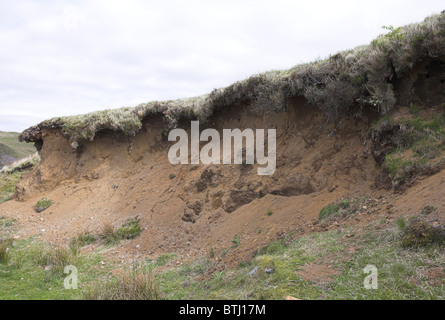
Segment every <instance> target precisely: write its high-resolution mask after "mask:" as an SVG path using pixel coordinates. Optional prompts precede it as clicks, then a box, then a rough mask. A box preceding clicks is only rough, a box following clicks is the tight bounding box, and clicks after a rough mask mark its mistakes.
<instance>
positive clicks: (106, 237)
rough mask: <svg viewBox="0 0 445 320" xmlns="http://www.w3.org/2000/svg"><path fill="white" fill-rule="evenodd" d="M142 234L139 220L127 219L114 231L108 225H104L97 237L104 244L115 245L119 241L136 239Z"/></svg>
mask: <svg viewBox="0 0 445 320" xmlns="http://www.w3.org/2000/svg"><path fill="white" fill-rule="evenodd" d="M141 232H142V229H141V227H140V225H139V219H137V218H136V219H129V220H127V221H126V222H125V223H124V224H123V225H121V226H120V227H119V228H117V229H115V228H114V227H113V226H112V225H111V224H110V223H105V224H104V225H103V228H102V232H101V233H100V235H99V238H101V239H102V240H103V241H104V243H105V244H107V245H116V244H119V242H120V241H121V240H130V239H134V238H136V237H138V236H139V235H140V234H141Z"/></svg>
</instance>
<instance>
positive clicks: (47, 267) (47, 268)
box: [45, 266, 53, 271]
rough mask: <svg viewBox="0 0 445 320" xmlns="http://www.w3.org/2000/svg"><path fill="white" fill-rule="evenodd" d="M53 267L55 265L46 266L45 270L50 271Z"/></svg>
mask: <svg viewBox="0 0 445 320" xmlns="http://www.w3.org/2000/svg"><path fill="white" fill-rule="evenodd" d="M52 268H53V266H46V267H45V271H50V270H51V269H52Z"/></svg>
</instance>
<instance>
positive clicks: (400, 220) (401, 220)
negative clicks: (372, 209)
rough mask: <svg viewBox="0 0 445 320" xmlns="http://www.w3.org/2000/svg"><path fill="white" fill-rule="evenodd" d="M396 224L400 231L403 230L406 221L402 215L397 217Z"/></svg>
mask: <svg viewBox="0 0 445 320" xmlns="http://www.w3.org/2000/svg"><path fill="white" fill-rule="evenodd" d="M396 225H397V227H398V228H399V230H400V231H403V230H404V229H405V227H406V221H405V218H403V217H398V218H397V220H396Z"/></svg>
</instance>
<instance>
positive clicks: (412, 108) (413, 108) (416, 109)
mask: <svg viewBox="0 0 445 320" xmlns="http://www.w3.org/2000/svg"><path fill="white" fill-rule="evenodd" d="M409 111H410V112H411V113H412V114H414V115H418V114H419V112H420V109H419V107H417V106H416V105H415V104H414V103H411V104H410V105H409Z"/></svg>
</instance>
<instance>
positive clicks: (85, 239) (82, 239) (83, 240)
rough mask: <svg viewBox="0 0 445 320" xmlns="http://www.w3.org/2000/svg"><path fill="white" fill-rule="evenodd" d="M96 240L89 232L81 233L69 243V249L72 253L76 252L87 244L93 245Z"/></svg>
mask: <svg viewBox="0 0 445 320" xmlns="http://www.w3.org/2000/svg"><path fill="white" fill-rule="evenodd" d="M96 241H97V238H96V236H95V235H93V234H91V233H89V232H83V233H81V234H79V235H78V236H77V237H74V238H72V239H71V241H70V248H71V250H73V251H74V252H76V251H77V250H78V249H79V248H83V247H85V246H87V245H89V244H92V243H95V242H96Z"/></svg>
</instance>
